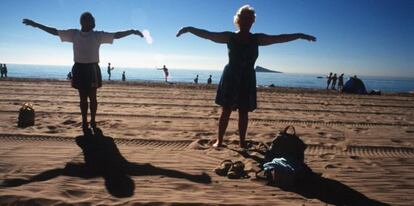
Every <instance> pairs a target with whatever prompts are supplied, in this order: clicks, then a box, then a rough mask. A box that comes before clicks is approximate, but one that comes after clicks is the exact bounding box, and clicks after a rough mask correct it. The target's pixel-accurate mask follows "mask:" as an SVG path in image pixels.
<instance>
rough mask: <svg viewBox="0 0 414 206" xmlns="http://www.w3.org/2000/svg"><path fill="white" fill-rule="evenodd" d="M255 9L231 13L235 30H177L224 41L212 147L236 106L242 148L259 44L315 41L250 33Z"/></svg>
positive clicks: (252, 105)
mask: <svg viewBox="0 0 414 206" xmlns="http://www.w3.org/2000/svg"><path fill="white" fill-rule="evenodd" d="M255 18H256V14H255V11H254V9H253V8H252V7H251V6H249V5H245V6H242V7H241V8H240V9H239V10H238V11H237V13H236V15H235V16H234V23H235V25H236V26H237V27H238V29H239V30H238V31H236V32H230V31H225V32H210V31H207V30H203V29H198V28H195V27H184V28H182V29H180V30H179V31H178V33H177V37H179V36H181V35H182V34H185V33H192V34H194V35H196V36H198V37H201V38H204V39H208V40H211V41H213V42H215V43H220V44H227V48H228V55H229V63H228V64H227V65H226V67H225V68H224V70H223V74H222V76H221V79H220V83H219V85H218V89H217V95H216V99H215V102H216V104H218V105H220V106H221V107H222V112H221V116H220V119H219V126H218V136H217V140H216V142H215V143H214V144H213V146H214V147H222V146H223V136H224V134H225V132H226V129H227V125H228V122H229V118H230V114H231V112H232V111H234V110H237V109H238V110H239V123H238V126H239V136H240V143H239V144H240V146H241V147H243V148H245V147H246V143H245V136H246V131H247V125H248V113H249V112H251V111H253V110H255V109H256V105H257V104H256V73H255V70H254V65H255V62H256V59H257V57H258V55H259V50H258V47H259V46H266V45H271V44H276V43H283V42H289V41H293V40H297V39H305V40H308V41H316V38H315V37H313V36H310V35H307V34H302V33H296V34H281V35H267V34H263V33H255V34H253V33H250V29H251V27H252V25H253V23H254V21H255Z"/></svg>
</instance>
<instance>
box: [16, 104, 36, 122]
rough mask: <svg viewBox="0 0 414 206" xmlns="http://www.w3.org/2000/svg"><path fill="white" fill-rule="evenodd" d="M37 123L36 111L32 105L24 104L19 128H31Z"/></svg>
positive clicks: (20, 111) (19, 119)
mask: <svg viewBox="0 0 414 206" xmlns="http://www.w3.org/2000/svg"><path fill="white" fill-rule="evenodd" d="M34 123H35V111H34V109H33V106H32V104H30V103H24V104H23V106H22V107H21V108H20V110H19V118H18V121H17V126H18V127H29V126H33V125H34Z"/></svg>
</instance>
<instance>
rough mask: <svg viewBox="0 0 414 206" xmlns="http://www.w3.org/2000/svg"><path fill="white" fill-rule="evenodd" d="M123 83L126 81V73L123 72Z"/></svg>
mask: <svg viewBox="0 0 414 206" xmlns="http://www.w3.org/2000/svg"><path fill="white" fill-rule="evenodd" d="M122 81H123V82H124V81H126V77H125V71H123V72H122Z"/></svg>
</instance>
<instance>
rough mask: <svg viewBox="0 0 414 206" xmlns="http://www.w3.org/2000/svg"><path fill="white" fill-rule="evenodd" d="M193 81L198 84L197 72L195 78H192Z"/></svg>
mask: <svg viewBox="0 0 414 206" xmlns="http://www.w3.org/2000/svg"><path fill="white" fill-rule="evenodd" d="M194 83H195V84H198V74H197V76H196V78H195V79H194Z"/></svg>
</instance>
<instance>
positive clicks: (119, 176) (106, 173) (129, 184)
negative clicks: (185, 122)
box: [1, 129, 211, 197]
mask: <svg viewBox="0 0 414 206" xmlns="http://www.w3.org/2000/svg"><path fill="white" fill-rule="evenodd" d="M76 143H77V144H78V146H79V147H80V148H81V149H82V151H83V155H84V160H85V162H84V163H73V162H68V163H66V165H65V167H64V168H55V169H50V170H46V171H43V172H41V173H39V174H37V175H35V176H32V177H30V178H28V179H22V178H15V179H6V180H4V181H3V182H2V184H1V186H2V187H17V186H21V185H24V184H29V183H32V182H39V181H47V180H50V179H53V178H56V177H58V176H61V175H63V176H70V177H80V178H83V179H90V178H97V177H103V178H104V180H105V187H106V189H107V191H108V192H109V193H110V194H111V195H112V196H115V197H130V196H132V195H133V194H134V191H135V183H134V181H133V180H132V179H131V177H130V176H154V175H161V176H166V177H172V178H182V179H186V180H189V181H192V182H196V183H203V184H209V183H211V177H210V176H209V175H207V174H206V173H202V174H200V175H193V174H189V173H185V172H181V171H177V170H172V169H165V168H161V167H156V166H153V165H151V164H149V163H144V164H139V163H132V162H129V161H128V160H126V159H125V158H124V157H123V156H122V154H121V152H120V151H119V149H118V148H117V146H116V144H115V142H114V139H113V138H112V137H108V136H105V135H103V133H102V131H101V130H99V129H98V130H97V132H96V134H95V135H90V136H78V137H76Z"/></svg>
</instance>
